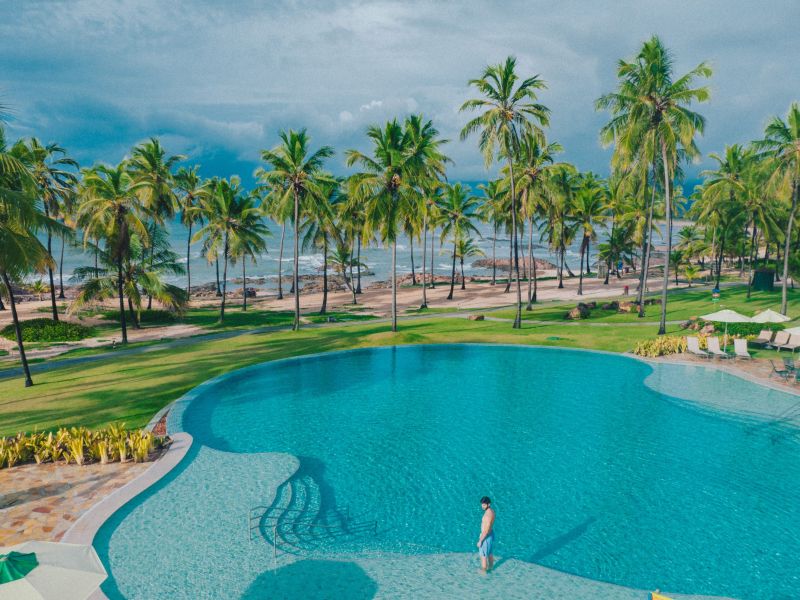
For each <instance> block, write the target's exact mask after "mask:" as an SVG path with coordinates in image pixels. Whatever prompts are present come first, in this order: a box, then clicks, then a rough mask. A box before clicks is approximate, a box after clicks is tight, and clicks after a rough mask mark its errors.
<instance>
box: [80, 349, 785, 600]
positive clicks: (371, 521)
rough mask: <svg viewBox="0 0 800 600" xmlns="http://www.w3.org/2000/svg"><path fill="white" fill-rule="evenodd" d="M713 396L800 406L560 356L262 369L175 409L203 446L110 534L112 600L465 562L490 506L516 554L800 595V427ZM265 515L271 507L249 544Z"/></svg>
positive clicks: (409, 354) (532, 352)
mask: <svg viewBox="0 0 800 600" xmlns="http://www.w3.org/2000/svg"><path fill="white" fill-rule="evenodd" d="M709 394H712V395H713V394H717V395H725V396H730V397H731V399H732V400H733V402H734V403H735V402H736V401H738V402H741V403H744V404H746V403H747V402H748V401H749V399H752V398H754V397H757V398H758V399H759V400H760V401H763V400H764V399H765V396H766V397H767V398H766V399H767V400H768V401H774V402H776V403H783V404H785V405H786V406H787V407H791V406H794V404H796V403H797V398H795V397H790V396H789V395H788V394H784V393H781V392H778V391H775V390H771V389H768V388H764V387H761V386H758V385H755V384H752V383H749V382H747V381H744V380H742V379H739V378H737V377H734V376H731V375H728V374H726V373H723V372H719V371H715V370H710V369H704V368H697V367H690V366H681V365H668V364H660V365H655V366H652V365H649V364H646V363H643V362H641V361H638V360H634V359H631V358H628V357H623V356H617V355H610V354H603V353H594V352H584V351H570V350H561V349H545V348H525V347H508V346H471V345H444V346H410V347H392V348H379V349H365V350H358V351H350V352H342V353H332V354H325V355H318V356H313V357H306V358H299V359H292V360H287V361H281V362H275V363H266V364H263V365H258V366H256V367H251V368H248V369H245V370H242V371H239V372H236V373H233V374H231V375H229V376H227V377H225V378H222V379H220V380H217V381H213V382H210V383H208V384H206V385H204V386H202V387H201V388H199V389H198V390H196V392H195V393H193V394H191V401H190V402H185V403H183V404H182V405H181V404H179V405H178V406H177V407H176V408H175V409H174V410H173V413H172V414H171V417H170V427H171V428H172V429H175V428H177V429H182V430H185V431H187V432H189V433H190V434H191V435H192V436H194V445H193V447H192V449H191V450H190V452H189V454H188V455H187V457H186V458H185V459H184V461H183V462H182V463H181V465H180V466H179V467H178V468H177V469H176V470H175V471H173V472H172V473H170V475H168V476H167V477H166V478H165V479H164V480H162V481H161V482H160V483H159V484H157V485H156V486H154V487H153V488H152V489H151V490H149V491H148V492H146V493H145V494H143V495H142V496H140V497H139V498H137V499H135V500H134V501H133V502H131V503H129V504H128V505H126V506H125V507H123V508H122V509H121V510H120V511H118V512H117V513H116V514H115V515H114V516H113V517H112V519H110V520H109V521H108V522H107V523H106V524H105V525H104V526H103V528H102V529H101V530H100V532H99V533H98V536H97V538H96V539H95V546H96V547H97V548H98V551H99V553H100V555H101V557H102V559H103V561H104V563H105V565H106V567H107V568H108V570H109V573H110V580H109V583H108V584H107V585H106V586H105V587H104V590H105V591H106V593H107V594H108V595H109V596H110V597H112V598H114V597H120V596H122V597H129V598H148V599H149V598H161V597H168V596H170V597H175V598H205V597H209V598H212V597H225V598H235V597H248V598H249V597H252V598H255V597H260V596H259V594H262V595H263V594H264V593H269V592H270V590H271V586H275V585H279V586H282V587H280V589H281V590H283V593H288V592H286V591H285V590H287V589H289V590H294V592H296V594H297V597H302V596H303V595H308V594H307V593H306V592H308V591H309V590H311V589H313V588H315V586H317V585H319V582H318V581H315V575H314V573H315V570H314V569H313V568H310V569H305V570H303V568H302V567H298V566H297V565H298V564H299V565H302V564H304V563H305V564H307V565H315V564H324V559H325V558H329V557H337V558H340V559H341V558H342V557H344V560H345V562H343V563H341V564H343V565H346V564H348V563H347V562H346V561H347V560H352V561H353V562H354V563H356V562H358V560H359V559H362V558H363V559H365V560H371V561H375V560H380V558H381V557H384V556H385V557H392V559H393V560H397V557H398V556H400V557H402V556H408V557H416V558H418V557H420V556H434V555H451V554H453V553H464V554H463V555H464V557H465V564H467V562H466V561H467V560H472V559H471V558H467V557H473V556H474V552H475V541H476V538H477V534H478V526H479V525H478V524H479V520H480V516H481V514H480V507H479V505H478V500H479V499H480V497H481V496H483V495H489V496H490V497H492V499H493V501H494V504H495V507H496V509H497V513H498V519H497V526H496V530H497V544H496V553H497V554H498V555H499V556H500V557H503V558H514V559H517V560H518V561H521V562H523V563H537V564H540V565H544V566H546V567H550V568H552V569H556V570H559V571H563V572H567V573H572V574H576V575H580V576H582V577H586V578H590V579H595V580H600V581H607V582H611V583H615V584H619V585H622V586H628V587H634V588H642V589H655V588H661V589H664V590H671V591H674V592H683V593H690V594H709V595H711V594H713V595H725V596H733V597H740V598H783V597H786V598H789V597H794V596H795V591H796V589H797V585H798V584H799V583H800V578H799V577H798V569H797V556H800V528H799V527H798V524H800V502H799V500H800V452H798V450H800V445H799V444H798V438H797V436H796V434H795V430H794V429H791V428H789V427H786V426H783V425H781V424H780V423H772V422H768V421H763V420H757V419H749V418H743V417H741V416H737V415H734V414H726V413H723V412H720V411H717V410H712V409H707V408H704V405H703V404H698V403H695V402H692V401H691V400H693V399H694V400H701V399H703V398H704V397H706V396H708V395H709ZM677 395H680V396H681V397H682V399H679V398H677V397H676V396H677ZM276 486H277V489H276ZM258 505H264V506H270V505H271V506H272V509H271V510H268V511H267V517H266V518H256V519H255V521H253V523H254V524H255V529H254V530H253V531H252V532H251V533H252V536H253V537H254V539H253V540H251V539H249V538H250V533H249V532H248V526H247V524H248V523H249V521H248V516H249V514H250V513H249V511H250V509H251V508H252V507H255V506H258ZM264 510H265V509H259V510H257V511H255V513H254V514H255V516H256V517H259V515H261V514H263V513H264ZM290 515H292V516H291V517H290ZM293 515H299V516H298V517H294V516H293ZM281 518H282V519H283V524H282V525H281V526H280V527H279V535H278V544H277V545H278V550H279V554H280V556H279V562H278V566H279V567H280V566H282V565H287V564H289V563H290V562H292V561H296V560H298V559H304V560H303V562H302V563H293V564H294V565H295V566H294V567H292V568H293V569H294V573H295V575H294V576H293V577H290V578H289V579H288V580H285V579H284V580H281V581H280V582H278V580H275V581H272V582H270V579H269V578H268V577H266V578H265V577H264V573H265V572H266V571H267V570H268V569H269V568H270V567H271V566H272V560H273V546H272V538H273V536H274V535H275V530H274V527H273V525H274V523H276V522H278V521H280V519H281ZM315 561H316V562H315ZM342 568H345V569H346V568H348V567H342ZM502 568H503V565H502V564H501V565H499V568H498V576H499V575H500V574H501V571H502ZM464 576H465V577H473V576H474V573H473V572H472V571H471V570H467V569H465V571H464ZM343 577H344V578H345V579H346V578H347V577H348V576H347V574H344V575H343ZM322 579H323V578H322V576H321V578H320V581H322ZM352 579H353V580H354V581H355V583H354V584H353V585H357V586H360V587H358V590H359V591H360V592H363V593H360V592H359V594H354V596H359V595H361V596H365V597H370V596H371V595H372V594H371V592H370V590H373V588H372V587H370V585H371V583H370V581H369V579H370V578H369V577H366V579H365V578H364V576H363V571H362V572H360V573H355V572H354V574H353V577H352ZM373 583H374V582H373ZM286 586H288V588H287V587H286ZM293 586H296V587H293ZM374 589H375V590H377V587H375V588H374ZM373 591H374V590H373ZM385 591H386V590H385V589H384V593H385ZM442 591H443V596H445V595H446V590H442Z"/></svg>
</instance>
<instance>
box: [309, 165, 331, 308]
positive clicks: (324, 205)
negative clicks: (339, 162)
mask: <svg viewBox="0 0 800 600" xmlns="http://www.w3.org/2000/svg"><path fill="white" fill-rule="evenodd" d="M338 187H339V183H338V182H336V181H334V182H333V183H326V184H323V186H322V194H321V195H320V196H319V197H312V198H309V200H311V201H310V202H308V203H307V204H306V207H305V211H304V216H305V217H306V222H305V223H304V225H303V227H302V229H304V230H305V232H306V234H305V237H304V238H303V249H304V250H305V249H307V248H315V249H317V250H322V306H321V307H320V309H319V314H321V315H324V314H325V313H326V312H327V310H328V253H329V249H330V246H331V244H332V243H333V244H334V245H335V238H336V236H337V234H338V231H337V229H336V226H335V222H334V203H335V202H336V194H337V191H338Z"/></svg>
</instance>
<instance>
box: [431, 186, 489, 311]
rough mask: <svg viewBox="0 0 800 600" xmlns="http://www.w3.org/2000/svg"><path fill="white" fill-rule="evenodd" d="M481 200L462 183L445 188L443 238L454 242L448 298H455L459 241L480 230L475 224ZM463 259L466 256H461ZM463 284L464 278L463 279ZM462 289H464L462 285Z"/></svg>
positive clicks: (467, 238) (442, 199) (440, 208)
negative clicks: (471, 193)
mask: <svg viewBox="0 0 800 600" xmlns="http://www.w3.org/2000/svg"><path fill="white" fill-rule="evenodd" d="M479 203H480V200H479V199H478V198H477V197H475V196H472V195H470V193H469V188H465V187H464V186H462V185H461V184H460V183H456V184H455V185H449V186H447V188H446V189H445V192H444V195H443V196H442V198H441V201H440V203H439V210H440V211H441V212H442V215H444V217H445V221H444V223H443V225H442V234H441V239H442V242H443V243H444V240H445V239H447V238H450V239H451V240H452V243H453V269H452V271H451V274H450V293H449V294H448V296H447V299H448V300H452V299H453V290H454V288H455V283H456V258H458V257H459V252H458V246H459V243H464V242H466V241H467V240H470V241H472V240H471V239H470V236H471V235H472V234H478V230H477V228H476V227H475V225H474V221H475V220H477V218H478V215H477V212H476V211H477V208H478V205H479ZM461 259H462V261H463V259H464V257H463V256H461ZM462 286H463V279H462ZM462 289H464V288H463V287H462Z"/></svg>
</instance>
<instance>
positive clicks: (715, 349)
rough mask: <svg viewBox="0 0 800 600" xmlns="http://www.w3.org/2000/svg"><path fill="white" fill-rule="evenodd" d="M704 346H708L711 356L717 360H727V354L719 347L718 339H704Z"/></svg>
mask: <svg viewBox="0 0 800 600" xmlns="http://www.w3.org/2000/svg"><path fill="white" fill-rule="evenodd" d="M706 344H707V345H708V351H709V352H710V353H711V355H712V356H716V357H717V358H728V353H727V352H724V351H723V350H722V348H720V347H719V338H718V337H710V338H708V339H706Z"/></svg>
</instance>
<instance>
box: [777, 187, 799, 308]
mask: <svg viewBox="0 0 800 600" xmlns="http://www.w3.org/2000/svg"><path fill="white" fill-rule="evenodd" d="M798 194H800V181H798V180H797V179H794V180H793V181H792V210H791V211H789V222H788V223H787V224H786V241H785V242H784V248H783V287H782V288H781V314H782V315H784V316H786V310H787V308H788V302H789V299H788V285H789V251H790V244H791V243H792V225H793V224H794V215H795V212H796V211H797V197H798Z"/></svg>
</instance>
